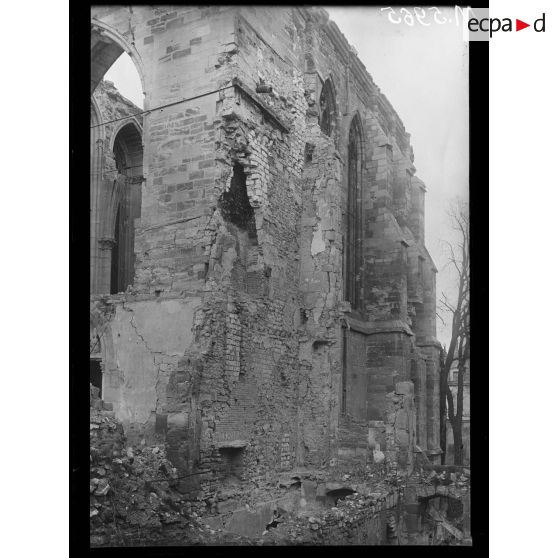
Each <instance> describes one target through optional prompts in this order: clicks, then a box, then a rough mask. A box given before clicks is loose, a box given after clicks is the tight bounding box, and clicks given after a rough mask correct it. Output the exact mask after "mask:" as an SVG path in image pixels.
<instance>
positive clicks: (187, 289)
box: [91, 6, 441, 494]
mask: <svg viewBox="0 0 558 558" xmlns="http://www.w3.org/2000/svg"><path fill="white" fill-rule="evenodd" d="M91 15H92V42H91V44H92V50H91V57H92V65H91V69H92V75H91V93H92V100H91V126H92V128H91V199H92V204H91V357H92V358H93V359H96V360H97V361H98V362H99V365H100V368H101V371H102V382H101V383H102V385H100V386H98V387H99V388H100V389H101V390H102V398H103V400H104V401H105V402H107V403H108V404H111V405H112V408H113V409H114V413H115V416H116V418H117V419H118V420H119V421H120V422H121V423H122V424H123V426H124V430H125V432H126V435H127V437H128V439H129V440H132V441H133V440H138V441H139V440H146V442H147V443H148V444H149V443H155V442H156V443H159V444H163V445H164V447H165V451H166V455H167V457H168V459H169V460H170V461H171V462H172V464H173V466H174V467H176V468H177V470H178V472H179V473H181V474H184V475H185V474H190V473H198V472H200V471H207V472H208V473H207V474H204V475H201V474H195V475H191V476H189V477H185V478H184V479H183V480H182V481H181V486H180V489H181V490H182V492H183V493H185V494H203V493H206V494H207V493H210V492H211V491H212V490H215V487H216V486H222V484H223V483H225V482H227V479H230V478H237V479H239V481H246V480H247V479H250V480H252V481H254V482H255V483H258V482H265V481H268V480H269V479H270V478H273V477H274V476H277V475H280V474H282V472H286V471H291V470H293V469H294V468H300V467H305V468H310V469H312V468H314V469H316V468H320V467H331V468H340V469H346V470H349V469H352V468H353V469H354V468H355V467H366V466H369V467H376V468H380V467H381V468H385V467H388V468H391V469H393V470H400V471H409V472H410V471H411V470H412V469H413V466H414V461H415V456H416V455H418V454H420V455H421V456H424V455H427V456H428V458H429V460H430V461H431V462H432V463H434V464H436V463H438V462H439V461H438V460H439V455H440V452H441V450H440V439H439V436H440V434H439V432H440V424H439V421H440V416H439V415H440V413H439V350H440V345H439V343H438V341H437V340H436V325H435V324H436V322H435V305H436V280H435V278H436V267H435V265H434V263H433V261H432V259H431V258H430V255H429V253H428V251H427V249H426V247H425V244H424V218H425V216H424V196H425V191H426V189H425V186H424V184H423V182H422V181H421V180H420V179H419V178H418V177H417V176H416V174H415V166H414V163H413V160H414V156H413V149H412V147H411V144H410V135H409V134H408V133H407V132H406V130H405V127H404V125H403V123H402V122H401V120H400V118H399V116H398V115H397V114H396V112H395V110H394V109H393V107H392V106H391V104H390V103H389V101H388V99H387V98H386V97H385V96H384V95H383V94H382V93H381V91H380V89H379V88H378V86H377V85H376V84H375V83H374V81H373V79H372V77H371V76H370V75H369V74H368V72H367V71H366V69H365V67H364V66H363V64H362V62H360V60H359V59H358V57H357V55H356V52H355V50H354V48H353V47H351V45H349V44H348V42H347V40H346V39H345V37H344V36H343V34H342V33H341V32H340V30H339V29H338V28H337V26H336V25H335V23H334V22H332V21H330V20H329V18H328V14H327V12H326V11H325V10H324V9H321V8H287V7H285V8H271V7H249V6H248V7H236V6H228V7H187V6H168V7H163V6H140V7H123V6H98V7H93V8H92V14H91ZM122 52H127V53H128V54H129V55H130V56H131V58H132V60H133V61H134V63H135V65H136V67H137V68H138V72H139V74H140V78H141V81H142V86H143V89H144V94H145V105H144V107H143V109H142V108H139V107H134V106H133V105H132V104H131V103H129V101H127V100H126V99H124V98H122V97H121V96H120V95H118V93H117V92H116V91H115V90H114V88H113V87H112V85H111V84H110V83H107V82H102V77H103V75H104V73H105V72H106V70H107V69H108V68H109V67H110V65H111V64H112V63H113V62H114V61H115V60H116V58H118V56H119V55H120V54H121V53H122ZM372 70H373V69H372ZM142 110H144V111H146V112H145V113H144V114H142V115H139V116H133V115H137V114H138V113H140V112H142Z"/></svg>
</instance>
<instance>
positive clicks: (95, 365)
mask: <svg viewBox="0 0 558 558" xmlns="http://www.w3.org/2000/svg"><path fill="white" fill-rule="evenodd" d="M89 383H91V384H93V386H94V387H96V388H98V389H99V397H100V398H101V399H102V398H103V371H102V370H101V361H100V360H97V359H91V360H90V361H89Z"/></svg>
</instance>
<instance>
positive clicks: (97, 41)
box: [91, 18, 148, 109]
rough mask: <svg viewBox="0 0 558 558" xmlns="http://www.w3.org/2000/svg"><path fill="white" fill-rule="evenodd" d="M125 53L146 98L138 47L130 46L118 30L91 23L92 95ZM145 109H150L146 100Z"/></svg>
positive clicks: (102, 23) (95, 21)
mask: <svg viewBox="0 0 558 558" xmlns="http://www.w3.org/2000/svg"><path fill="white" fill-rule="evenodd" d="M123 52H126V53H127V54H128V55H129V56H130V58H131V59H132V62H133V63H134V65H135V66H136V69H137V71H138V74H139V77H140V81H141V89H142V92H143V94H144V96H145V93H146V89H145V77H144V75H145V71H144V67H143V62H142V59H141V56H140V55H139V53H138V51H137V49H136V47H135V46H134V45H131V44H129V43H128V41H126V39H125V38H124V37H123V36H122V35H121V34H120V33H119V32H118V31H116V29H114V28H112V27H110V26H109V25H107V24H106V23H104V22H102V21H99V20H98V19H95V18H93V20H92V23H91V95H92V94H93V91H95V89H96V88H97V85H99V82H100V81H101V80H102V79H103V76H104V75H105V74H106V73H107V70H108V69H109V68H110V67H111V66H112V65H113V64H114V62H116V60H117V59H118V57H119V56H120V55H121V54H122V53H123ZM143 108H144V109H146V108H148V107H147V106H146V102H145V100H144V107H143Z"/></svg>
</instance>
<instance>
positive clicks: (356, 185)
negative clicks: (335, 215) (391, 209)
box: [345, 115, 363, 309]
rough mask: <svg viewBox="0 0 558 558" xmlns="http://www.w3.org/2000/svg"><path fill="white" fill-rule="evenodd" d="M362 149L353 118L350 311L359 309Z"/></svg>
mask: <svg viewBox="0 0 558 558" xmlns="http://www.w3.org/2000/svg"><path fill="white" fill-rule="evenodd" d="M362 146H363V134H362V126H361V123H360V118H359V117H358V115H356V116H355V117H354V118H353V120H352V122H351V127H350V130H349V146H348V157H347V161H348V165H347V167H348V177H347V234H346V237H345V238H346V243H345V299H346V300H348V301H349V302H350V303H351V307H352V308H353V309H360V307H361V284H362V280H361V260H362V248H361V243H362V239H361V237H362V234H361V223H362V215H361V213H362V204H361V197H362V196H361V190H362Z"/></svg>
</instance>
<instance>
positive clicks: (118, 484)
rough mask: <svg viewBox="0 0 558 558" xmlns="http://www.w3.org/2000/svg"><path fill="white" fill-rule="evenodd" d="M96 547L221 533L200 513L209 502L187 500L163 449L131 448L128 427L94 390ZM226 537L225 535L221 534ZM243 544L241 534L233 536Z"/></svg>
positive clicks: (194, 539)
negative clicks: (126, 428) (123, 425)
mask: <svg viewBox="0 0 558 558" xmlns="http://www.w3.org/2000/svg"><path fill="white" fill-rule="evenodd" d="M89 421H90V426H89V428H90V480H89V493H90V496H89V498H90V511H89V516H90V543H91V546H131V545H133V546H141V545H157V544H161V545H163V544H212V543H214V542H216V541H217V539H218V538H219V537H220V536H219V534H218V533H216V532H215V531H213V530H211V529H208V528H207V527H206V526H205V525H204V524H203V523H202V522H201V520H200V518H199V515H200V513H199V512H200V511H201V510H202V508H205V503H204V502H203V501H186V500H185V499H184V496H183V495H182V494H181V493H180V492H179V491H178V490H177V489H176V487H177V483H178V474H177V470H176V469H175V468H174V467H173V466H172V464H171V463H170V462H169V461H168V460H167V459H166V456H165V450H164V448H163V447H158V446H155V447H146V446H145V445H140V446H139V447H130V446H128V447H127V446H126V438H125V436H124V431H123V428H122V425H121V424H120V423H119V422H118V421H117V420H116V418H115V416H114V412H113V411H112V410H110V406H109V405H107V404H106V403H104V402H103V401H102V400H100V399H99V398H98V396H97V391H96V388H92V390H91V404H90V417H89ZM221 538H222V537H221ZM233 538H234V542H235V543H236V544H238V542H239V541H238V539H239V537H233Z"/></svg>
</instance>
